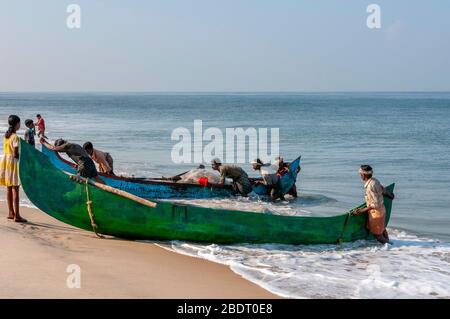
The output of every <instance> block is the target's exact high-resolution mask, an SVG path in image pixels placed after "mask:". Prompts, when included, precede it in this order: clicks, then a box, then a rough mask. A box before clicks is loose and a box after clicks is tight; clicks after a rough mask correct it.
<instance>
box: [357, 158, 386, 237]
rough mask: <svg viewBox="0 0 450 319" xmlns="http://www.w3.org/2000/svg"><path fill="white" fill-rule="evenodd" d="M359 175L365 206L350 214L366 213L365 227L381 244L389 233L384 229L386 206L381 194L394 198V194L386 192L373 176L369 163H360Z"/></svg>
mask: <svg viewBox="0 0 450 319" xmlns="http://www.w3.org/2000/svg"><path fill="white" fill-rule="evenodd" d="M359 175H360V176H361V179H362V180H363V181H364V189H365V200H366V207H365V208H358V209H356V210H355V211H354V212H353V213H352V214H353V215H355V216H357V215H360V214H363V213H367V214H368V220H367V228H368V229H369V231H370V232H371V233H372V234H373V235H374V236H375V238H376V239H377V240H378V241H379V242H380V243H382V244H386V243H389V235H388V233H387V231H386V207H385V206H384V198H383V195H385V196H387V197H389V198H390V199H394V194H392V193H391V192H388V191H387V190H386V189H385V188H384V187H383V186H382V185H381V184H380V182H379V181H378V180H377V179H376V178H374V177H373V170H372V167H371V166H370V165H361V167H360V169H359Z"/></svg>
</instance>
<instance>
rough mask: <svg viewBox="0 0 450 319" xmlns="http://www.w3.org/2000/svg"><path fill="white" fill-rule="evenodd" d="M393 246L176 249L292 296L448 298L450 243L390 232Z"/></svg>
mask: <svg viewBox="0 0 450 319" xmlns="http://www.w3.org/2000/svg"><path fill="white" fill-rule="evenodd" d="M391 239H392V242H393V245H384V246H382V245H380V244H378V243H376V242H374V241H370V242H368V241H357V242H354V243H346V244H344V245H342V246H336V245H308V246H307V245H305V246H290V245H273V244H272V245H216V244H212V245H201V244H192V243H186V242H173V243H172V245H171V248H172V249H173V250H174V251H176V252H178V253H182V254H186V255H190V256H195V257H199V258H203V259H207V260H210V261H214V262H218V263H221V264H225V265H228V266H230V268H231V269H232V270H233V271H234V272H236V273H237V274H239V275H241V276H242V277H244V278H245V279H248V280H250V281H252V282H254V283H256V284H258V285H260V286H262V287H263V288H265V289H267V290H269V291H271V292H273V293H275V294H278V295H280V296H283V297H291V298H449V297H450V244H449V243H441V242H439V241H436V240H430V239H424V238H419V237H416V236H413V235H409V234H406V233H405V232H402V231H398V230H391Z"/></svg>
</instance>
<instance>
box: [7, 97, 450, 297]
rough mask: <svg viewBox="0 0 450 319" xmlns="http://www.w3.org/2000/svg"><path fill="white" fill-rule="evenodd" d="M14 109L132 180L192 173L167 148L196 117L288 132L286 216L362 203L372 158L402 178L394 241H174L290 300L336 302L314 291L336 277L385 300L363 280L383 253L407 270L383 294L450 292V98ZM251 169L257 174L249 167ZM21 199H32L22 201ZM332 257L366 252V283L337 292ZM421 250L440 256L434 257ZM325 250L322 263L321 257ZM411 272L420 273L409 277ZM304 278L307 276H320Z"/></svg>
mask: <svg viewBox="0 0 450 319" xmlns="http://www.w3.org/2000/svg"><path fill="white" fill-rule="evenodd" d="M11 113H15V114H17V115H19V116H20V117H21V118H22V119H23V120H25V119H26V118H34V116H35V114H36V113H41V114H43V116H44V117H45V119H46V122H47V135H48V136H49V137H50V138H51V139H56V138H58V137H64V138H67V139H69V140H71V141H73V142H78V143H84V142H85V141H87V140H90V141H92V142H93V143H94V145H96V146H97V147H98V148H100V149H103V150H107V151H109V152H110V153H112V155H113V156H114V159H115V167H116V168H115V170H116V171H117V172H119V173H123V174H129V175H131V174H133V175H136V176H155V177H156V176H161V175H170V174H175V173H177V172H181V171H183V170H186V169H189V168H191V167H192V166H193V165H194V164H192V165H185V164H174V163H173V162H172V160H171V149H172V147H173V145H174V144H175V143H176V141H172V140H171V133H172V130H173V129H175V128H177V127H186V128H188V129H191V130H192V128H193V122H194V120H197V119H200V120H203V127H204V130H205V129H206V128H208V127H218V128H220V129H222V130H223V132H225V128H227V127H228V128H229V127H243V128H247V127H255V128H272V127H277V128H280V152H281V154H282V155H283V157H284V158H286V159H293V158H295V157H296V156H298V155H300V154H301V155H302V168H303V169H302V172H301V175H300V177H299V180H298V187H299V191H300V192H301V196H300V199H298V200H297V201H292V200H288V201H286V202H283V203H278V204H275V205H269V206H270V207H271V208H273V209H274V210H277V211H279V212H280V213H281V214H283V213H285V214H293V215H329V214H337V213H341V212H343V211H345V210H347V209H349V208H352V207H354V206H356V205H358V204H360V203H361V202H362V199H363V185H362V182H361V180H360V179H359V175H358V168H359V165H360V164H367V163H368V164H370V165H372V166H373V167H374V171H375V176H376V177H377V178H378V179H379V180H380V181H381V182H382V183H383V184H385V185H387V184H390V183H392V182H395V183H396V191H395V194H396V200H395V202H394V208H393V213H392V218H391V222H390V225H389V226H390V230H391V232H392V234H393V236H394V237H393V238H394V241H396V242H397V246H398V247H397V248H381V249H380V248H379V247H378V246H377V245H375V246H374V244H373V243H365V242H364V243H358V244H356V246H349V248H348V249H349V250H348V251H349V252H347V251H346V252H345V254H344V252H343V251H339V250H337V249H336V248H334V247H325V248H324V247H316V248H313V249H312V250H311V249H310V248H301V247H295V248H292V247H291V248H286V247H281V248H280V247H272V246H270V247H269V246H263V247H261V246H250V248H249V246H242V247H241V246H231V247H229V246H208V245H191V244H189V243H174V244H173V248H174V249H175V250H178V251H180V252H185V253H189V254H193V255H196V256H201V257H202V258H208V259H212V260H216V261H219V262H223V263H228V264H230V265H231V264H232V265H233V266H232V268H233V269H234V270H235V271H237V272H238V273H241V274H242V275H244V276H245V277H247V278H249V279H250V280H253V281H255V282H257V283H259V284H261V285H263V286H264V287H266V288H268V289H270V290H272V291H274V292H276V293H279V294H280V295H285V296H293V297H318V296H331V297H338V296H337V295H333V294H331V295H327V294H326V291H325V290H324V291H322V290H321V289H320V288H318V287H322V288H323V287H325V286H327V285H331V284H332V283H331V282H333V283H335V284H336V287H337V288H336V291H337V292H339V291H340V292H341V293H343V294H344V295H343V296H348V297H377V296H379V295H378V294H377V293H378V292H373V291H371V290H370V289H369V288H370V287H371V286H370V284H369V288H367V287H366V286H364V285H363V284H361V282H363V283H367V281H364V280H366V279H367V278H366V277H364V276H365V274H369V275H370V274H371V272H370V269H371V268H370V267H369V266H368V265H370V264H371V263H372V261H373V258H375V259H377V260H381V261H379V262H380V263H381V265H383V263H384V262H385V261H386V262H388V263H392V265H393V264H395V263H397V264H398V265H403V267H401V268H400V267H399V268H398V269H397V268H395V267H394V269H392V268H389V279H386V280H388V281H389V282H390V283H392V282H394V283H393V284H392V285H391V286H389V285H388V288H386V287H385V285H384V284H383V283H382V284H380V283H379V282H378V281H377V285H378V284H380V285H381V286H380V287H381V288H379V289H380V291H381V289H382V288H383V287H384V288H383V289H387V290H389V291H390V292H391V293H392V294H393V297H396V296H398V297H400V296H405V295H404V294H402V292H404V291H408V289H410V290H411V289H412V292H411V296H419V297H424V296H425V297H436V296H437V297H448V296H450V288H445V287H449V286H450V285H448V284H450V266H449V260H450V255H449V248H448V244H447V243H448V242H450V209H449V207H450V174H449V172H450V152H449V145H450V93H328V94H323V93H309V94H307V93H305V94H281V93H280V94H268V93H267V94H256V93H255V94H206V93H205V94H125V93H124V94H100V93H99V94H94V93H92V94H81V93H79V94H74V93H67V94H61V93H58V94H50V93H49V94H44V93H39V94H37V93H28V94H23V93H2V94H0V128H1V129H2V130H4V129H5V128H6V120H7V116H8V115H9V114H11ZM243 166H244V168H246V169H247V170H248V171H249V172H250V173H251V175H252V174H253V172H251V170H250V166H249V165H248V164H246V165H243ZM253 175H254V174H253ZM23 200H24V203H25V202H26V198H24V199H23ZM199 204H201V205H216V206H217V205H222V206H233V207H238V208H244V209H245V208H247V207H248V208H249V209H252V210H258V209H261V210H263V209H262V208H264V207H267V206H268V204H265V203H261V202H258V201H257V200H249V201H247V200H240V199H231V200H230V199H227V200H222V201H214V202H204V201H200V202H199ZM411 238H414V240H412V241H413V242H414V244H411ZM416 242H418V243H420V244H417V245H416V244H415V243H416ZM193 247H195V248H193ZM394 247H395V245H394ZM403 248H404V249H403ZM395 249H398V250H395ZM393 250H394V251H393ZM280 251H281V252H280ZM293 251H294V252H293ZM357 252H359V253H357ZM328 254H331V255H333V254H336V256H339V258H338V257H336V258H338V259H339V260H341V261H340V262H342V260H346V261H349V260H350V261H349V262H351V261H352V260H354V259H355V258H356V257H354V256H353V254H356V255H358V256H360V255H361V254H364V255H365V259H364V260H363V265H366V266H364V267H366V268H364V271H363V273H361V274H359V275H358V276H360V277H361V278H362V279H361V281H360V282H359V283H360V284H361V285H360V286H358V284H357V283H352V284H348V285H347V286H346V288H345V289H341V290H340V289H339V287H342V285H344V286H345V280H344V281H343V282H339V280H336V281H331V282H330V281H326V280H323V281H321V280H320V278H322V277H323V276H325V277H327V276H331V275H330V274H334V275H335V276H337V277H336V278H338V279H339V278H341V279H342V278H343V277H342V276H341V275H343V273H342V271H343V270H342V269H344V268H345V267H344V268H342V267H341V268H340V269H341V270H339V271H338V270H333V269H332V268H333V265H338V264H339V261H335V262H333V261H330V259H326V258H325V257H324V256H325V255H328ZM422 254H427V255H426V256H428V254H429V256H434V257H433V258H435V261H433V260H434V259H432V258H431V257H430V258H428V257H426V256H425V255H422ZM312 255H314V257H311V256H312ZM230 256H231V257H230ZM261 256H264V261H262V260H261V259H260V258H261ZM267 256H269V257H270V256H272V257H273V258H272V259H270V258H269V257H267ZM277 256H278V259H277ZM321 256H322V257H324V258H325V259H326V260H327V262H326V263H321V260H322V259H321ZM333 256H334V255H333ZM380 256H383V257H382V258H381V257H380ZM414 256H416V257H414ZM417 256H420V258H419V257H417ZM267 258H269V259H270V260H267ZM332 258H334V257H332ZM336 258H335V259H336ZM358 258H359V257H358ZM358 258H356V259H358ZM380 258H381V259H380ZM236 260H238V261H237V262H236ZM336 260H337V259H336ZM312 261H314V263H315V264H316V267H315V269H316V270H317V272H319V273H318V274H316V275H317V276H318V277H317V280H318V282H317V285H312V286H311V287H309V286H308V289H309V290H310V293H308V294H304V290H305V289H304V288H305V287H304V286H302V284H304V282H303V281H300V278H303V277H302V276H300V275H299V274H298V270H299V269H304V266H305V265H307V264H308V263H310V262H312ZM322 261H323V260H322ZM302 262H304V264H302ZM292 263H293V264H294V265H295V266H293V264H292ZM263 264H264V265H265V266H261V265H263ZM258 265H259V266H258ZM275 265H277V266H276V267H275ZM377 265H378V264H377ZM367 267H369V268H367ZM408 267H409V268H408ZM421 267H425V268H424V269H422V268H421ZM275 268H276V269H281V270H280V271H281V272H280V273H277V272H276V271H275V270H276V269H275ZM294 268H295V271H293V270H292V269H294ZM381 268H383V266H381ZM406 268H408V270H409V272H414V271H416V273H420V274H422V275H423V276H424V277H420V278H409V277H408V276H409V275H407V274H406V273H407V271H406ZM243 269H244V270H243ZM261 269H264V271H263V272H261V271H262V270H261ZM368 269H369V270H368ZM419 269H420V271H419ZM309 271H312V270H311V269H309ZM396 271H397V272H398V276H396V275H395V274H396ZM392 272H394V274H392ZM381 273H383V271H381ZM261 274H263V275H261ZM308 274H309V275H308V276H307V277H304V278H303V279H302V280H306V279H305V278H308V277H309V278H310V277H311V276H312V275H311V274H310V273H308ZM303 275H305V273H303ZM284 276H287V277H284ZM321 276H322V277H321ZM340 276H341V277H340ZM355 276H356V275H355ZM358 276H356V277H358ZM405 276H406V277H405ZM415 276H418V275H417V274H416V275H415ZM269 277H270V278H269ZM325 277H324V278H325ZM286 278H290V279H289V280H288V279H286ZM293 278H295V279H298V280H299V281H298V285H297V286H298V287H297V286H296V285H295V284H292V283H291V284H288V281H291V282H292V280H293ZM377 278H378V277H377ZM408 278H409V279H408ZM355 280H356V279H355ZM408 280H409V281H408ZM347 281H348V280H347ZM442 281H444V282H445V281H446V282H447V285H446V286H445V287H443V286H441V284H438V282H442ZM338 282H339V283H338ZM405 282H410V283H412V282H414V283H416V284H417V283H420V285H416V284H408V285H407V286H405V287H406V288H405V287H404V286H402V283H405ZM434 282H435V283H436V285H433V283H434ZM280 283H281V284H280ZM294 283H296V281H295V280H294ZM355 286H358V287H359V288H358V289H359V290H358V291H357V292H355V291H354V290H352V288H351V287H355ZM375 286H376V285H375ZM424 286H427V287H428V286H429V289H428V290H427V289H424V288H423V287H424ZM296 287H297V288H296ZM301 287H303V288H301ZM361 287H362V288H361ZM377 287H378V286H377ZM400 287H401V289H400ZM421 287H422V288H421ZM349 289H350V290H351V291H350V290H349ZM328 293H329V292H328ZM407 296H409V295H407Z"/></svg>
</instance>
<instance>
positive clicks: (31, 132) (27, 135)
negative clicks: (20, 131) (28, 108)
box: [23, 119, 36, 146]
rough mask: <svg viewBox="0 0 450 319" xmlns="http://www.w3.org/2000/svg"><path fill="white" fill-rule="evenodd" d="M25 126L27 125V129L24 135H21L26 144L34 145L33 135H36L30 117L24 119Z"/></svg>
mask: <svg viewBox="0 0 450 319" xmlns="http://www.w3.org/2000/svg"><path fill="white" fill-rule="evenodd" d="M25 126H26V127H27V129H26V130H25V135H24V136H23V139H24V140H25V142H27V143H28V144H30V145H33V146H34V145H35V142H34V136H35V135H36V131H35V129H34V123H33V120H30V119H28V120H26V121H25Z"/></svg>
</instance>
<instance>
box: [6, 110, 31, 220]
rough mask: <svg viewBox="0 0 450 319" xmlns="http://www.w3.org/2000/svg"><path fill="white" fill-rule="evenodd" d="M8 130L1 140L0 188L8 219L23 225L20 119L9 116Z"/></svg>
mask: <svg viewBox="0 0 450 319" xmlns="http://www.w3.org/2000/svg"><path fill="white" fill-rule="evenodd" d="M8 125H9V127H8V130H7V131H6V133H5V137H4V138H3V158H2V160H1V161H0V186H6V200H7V203H8V209H9V215H8V219H12V220H14V221H15V222H17V223H25V222H27V220H26V219H25V218H22V217H21V216H20V213H19V186H20V182H19V144H20V138H19V136H17V134H16V132H17V131H18V130H19V128H20V118H19V117H18V116H17V115H10V116H9V118H8Z"/></svg>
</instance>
